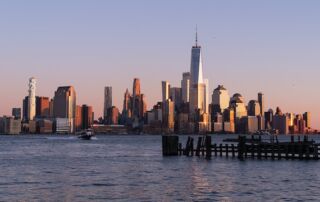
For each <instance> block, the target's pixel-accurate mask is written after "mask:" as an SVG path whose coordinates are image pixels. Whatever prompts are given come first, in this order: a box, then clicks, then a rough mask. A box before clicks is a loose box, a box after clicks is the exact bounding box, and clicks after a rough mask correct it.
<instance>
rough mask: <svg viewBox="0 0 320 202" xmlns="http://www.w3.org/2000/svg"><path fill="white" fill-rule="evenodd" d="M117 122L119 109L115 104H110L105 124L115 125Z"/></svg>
mask: <svg viewBox="0 0 320 202" xmlns="http://www.w3.org/2000/svg"><path fill="white" fill-rule="evenodd" d="M118 123H119V109H118V108H117V107H115V106H112V107H111V108H109V109H108V119H107V124H110V125H117V124H118Z"/></svg>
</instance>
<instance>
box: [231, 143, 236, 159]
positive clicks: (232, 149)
mask: <svg viewBox="0 0 320 202" xmlns="http://www.w3.org/2000/svg"><path fill="white" fill-rule="evenodd" d="M231 151H232V157H235V151H234V144H231Z"/></svg>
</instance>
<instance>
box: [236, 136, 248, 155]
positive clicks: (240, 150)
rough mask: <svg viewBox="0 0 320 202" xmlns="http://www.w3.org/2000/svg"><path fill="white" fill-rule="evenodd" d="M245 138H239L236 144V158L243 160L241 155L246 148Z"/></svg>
mask: <svg viewBox="0 0 320 202" xmlns="http://www.w3.org/2000/svg"><path fill="white" fill-rule="evenodd" d="M245 144H246V137H245V136H239V142H238V158H239V159H243V154H244V152H245V149H246V148H245V147H246V145H245Z"/></svg>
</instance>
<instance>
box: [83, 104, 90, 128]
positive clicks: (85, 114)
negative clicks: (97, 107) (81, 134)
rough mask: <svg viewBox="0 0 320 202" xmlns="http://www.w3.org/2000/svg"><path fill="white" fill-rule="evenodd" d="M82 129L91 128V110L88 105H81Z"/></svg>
mask: <svg viewBox="0 0 320 202" xmlns="http://www.w3.org/2000/svg"><path fill="white" fill-rule="evenodd" d="M81 108H82V113H81V117H82V121H81V122H82V129H88V128H91V126H92V124H93V109H92V107H91V106H88V105H82V107H81Z"/></svg>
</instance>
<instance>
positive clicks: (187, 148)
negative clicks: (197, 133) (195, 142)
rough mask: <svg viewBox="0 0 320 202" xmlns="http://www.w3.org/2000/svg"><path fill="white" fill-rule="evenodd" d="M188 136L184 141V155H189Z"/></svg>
mask: <svg viewBox="0 0 320 202" xmlns="http://www.w3.org/2000/svg"><path fill="white" fill-rule="evenodd" d="M189 147H190V137H188V140H187V143H186V147H185V149H184V155H186V156H189V150H190V148H189Z"/></svg>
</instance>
